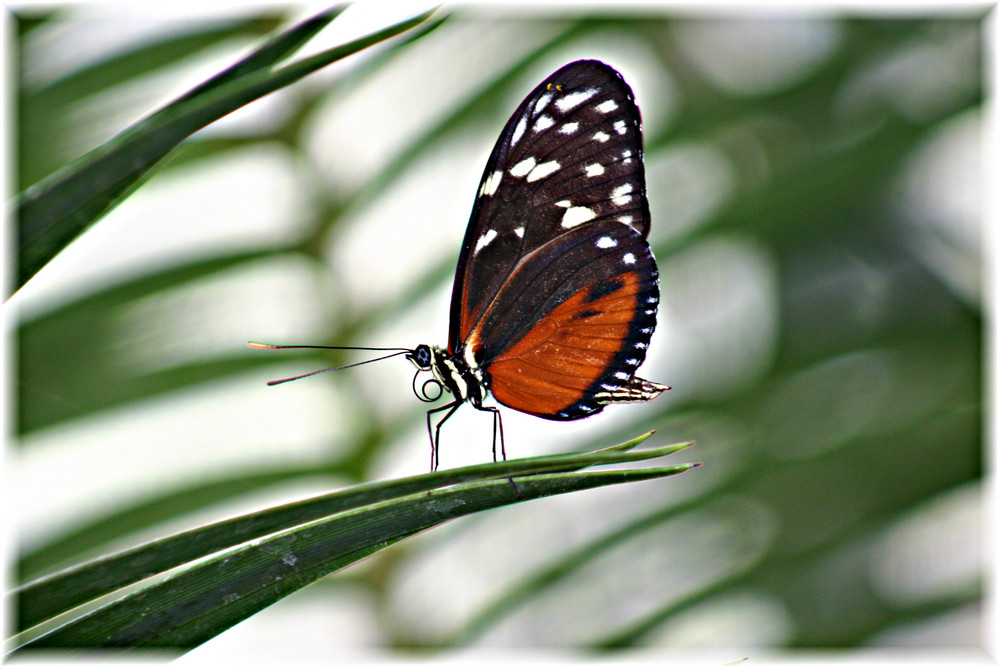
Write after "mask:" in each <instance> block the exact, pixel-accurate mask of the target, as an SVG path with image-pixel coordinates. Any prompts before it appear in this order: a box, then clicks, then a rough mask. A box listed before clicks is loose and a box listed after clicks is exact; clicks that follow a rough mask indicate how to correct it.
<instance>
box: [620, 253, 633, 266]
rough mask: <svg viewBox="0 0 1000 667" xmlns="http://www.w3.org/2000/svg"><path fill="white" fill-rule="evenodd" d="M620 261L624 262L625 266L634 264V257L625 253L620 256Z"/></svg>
mask: <svg viewBox="0 0 1000 667" xmlns="http://www.w3.org/2000/svg"><path fill="white" fill-rule="evenodd" d="M622 261H623V262H625V263H626V264H635V255H633V254H632V253H630V252H627V253H625V254H624V255H623V256H622Z"/></svg>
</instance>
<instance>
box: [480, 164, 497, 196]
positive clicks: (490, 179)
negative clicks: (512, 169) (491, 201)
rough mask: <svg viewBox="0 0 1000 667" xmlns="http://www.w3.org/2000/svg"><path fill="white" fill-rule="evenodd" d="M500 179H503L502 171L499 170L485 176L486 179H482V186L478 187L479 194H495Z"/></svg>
mask: <svg viewBox="0 0 1000 667" xmlns="http://www.w3.org/2000/svg"><path fill="white" fill-rule="evenodd" d="M501 180H503V172H502V171H499V170H498V171H494V172H493V173H492V174H490V175H489V176H487V177H486V180H485V181H483V187H481V188H479V196H480V197H482V196H483V195H489V196H490V197H492V196H493V195H495V194H496V192H497V188H499V187H500V181H501Z"/></svg>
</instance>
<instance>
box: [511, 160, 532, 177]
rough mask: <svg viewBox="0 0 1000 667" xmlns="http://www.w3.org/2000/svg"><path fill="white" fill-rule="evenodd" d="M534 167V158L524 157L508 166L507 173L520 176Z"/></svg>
mask: <svg viewBox="0 0 1000 667" xmlns="http://www.w3.org/2000/svg"><path fill="white" fill-rule="evenodd" d="M534 168H535V158H533V157H526V158H524V159H523V160H521V161H520V162H518V163H517V164H515V165H514V166H513V167H511V168H510V170H509V173H510V175H511V176H517V177H521V176H524V175H525V174H527V173H528V172H530V171H531V170H532V169H534Z"/></svg>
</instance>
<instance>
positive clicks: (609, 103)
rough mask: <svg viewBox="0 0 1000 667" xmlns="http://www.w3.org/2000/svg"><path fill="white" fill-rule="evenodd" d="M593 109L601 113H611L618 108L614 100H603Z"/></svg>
mask: <svg viewBox="0 0 1000 667" xmlns="http://www.w3.org/2000/svg"><path fill="white" fill-rule="evenodd" d="M594 108H595V109H596V110H597V111H600V112H601V113H611V112H612V111H614V110H615V109H617V108H618V103H617V102H615V101H614V100H604V101H603V102H601V103H600V104H598V105H597V106H596V107H594Z"/></svg>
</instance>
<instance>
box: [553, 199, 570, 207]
mask: <svg viewBox="0 0 1000 667" xmlns="http://www.w3.org/2000/svg"><path fill="white" fill-rule="evenodd" d="M572 205H573V203H572V202H571V201H570V200H568V199H562V200H560V201H557V202H556V206H558V207H559V208H569V207H570V206H572Z"/></svg>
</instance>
